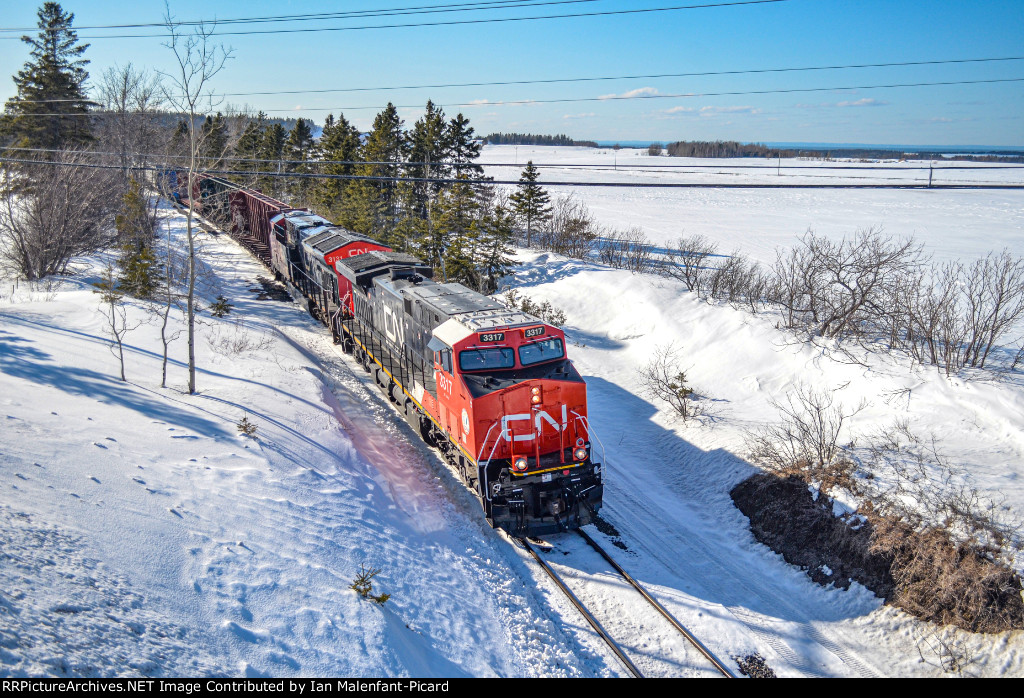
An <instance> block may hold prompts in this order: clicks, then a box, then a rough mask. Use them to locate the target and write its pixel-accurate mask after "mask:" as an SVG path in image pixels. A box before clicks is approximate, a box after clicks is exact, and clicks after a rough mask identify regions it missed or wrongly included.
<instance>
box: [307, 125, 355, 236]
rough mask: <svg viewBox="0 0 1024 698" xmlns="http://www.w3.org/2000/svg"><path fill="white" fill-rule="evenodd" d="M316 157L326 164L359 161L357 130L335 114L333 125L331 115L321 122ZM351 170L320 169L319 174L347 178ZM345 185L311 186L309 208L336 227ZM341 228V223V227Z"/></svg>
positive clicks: (330, 182) (324, 182)
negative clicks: (319, 211)
mask: <svg viewBox="0 0 1024 698" xmlns="http://www.w3.org/2000/svg"><path fill="white" fill-rule="evenodd" d="M316 157H317V158H318V159H321V160H325V161H327V162H330V161H340V162H341V163H349V162H353V161H355V160H356V159H357V158H358V157H359V129H357V128H356V127H355V126H353V125H352V124H350V123H349V122H348V119H346V118H345V115H344V114H339V115H338V119H337V121H335V119H334V116H333V115H331V114H328V115H327V119H326V121H325V122H324V130H323V134H322V135H321V136H320V142H319V144H318V145H317V148H316ZM354 172H355V166H354V165H349V164H335V163H332V164H326V165H323V173H324V174H330V175H351V174H353V173H354ZM348 186H349V181H348V180H344V179H321V180H317V182H316V184H314V185H313V191H312V194H311V197H312V201H313V205H314V206H316V207H317V208H318V209H319V210H321V211H323V213H324V215H327V217H328V218H331V219H332V220H334V219H335V218H337V220H338V222H339V223H342V222H343V220H344V215H343V213H342V209H343V208H344V201H343V199H344V193H345V190H346V188H347V187H348ZM343 224H344V223H343Z"/></svg>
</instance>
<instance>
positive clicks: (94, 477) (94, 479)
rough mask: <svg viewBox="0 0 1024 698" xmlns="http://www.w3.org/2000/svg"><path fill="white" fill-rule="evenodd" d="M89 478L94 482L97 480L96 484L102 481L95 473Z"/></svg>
mask: <svg viewBox="0 0 1024 698" xmlns="http://www.w3.org/2000/svg"><path fill="white" fill-rule="evenodd" d="M89 479H90V480H92V481H93V482H95V483H96V484H101V483H100V481H99V480H98V479H97V478H96V476H95V475H90V476H89Z"/></svg>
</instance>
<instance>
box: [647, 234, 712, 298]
mask: <svg viewBox="0 0 1024 698" xmlns="http://www.w3.org/2000/svg"><path fill="white" fill-rule="evenodd" d="M717 252H718V245H717V244H716V243H714V242H712V241H711V240H709V239H708V238H706V237H704V236H703V235H692V236H689V237H685V236H684V237H680V238H679V240H678V241H677V242H676V249H674V250H672V249H670V250H668V252H667V253H666V256H667V257H668V261H669V264H666V265H665V266H663V267H662V268H661V273H662V274H663V275H664V276H667V277H669V278H673V279H678V280H679V281H682V282H683V283H684V284H686V288H687V289H688V290H690V291H698V292H700V291H701V290H702V289H703V288H704V285H705V282H706V280H707V277H708V274H709V273H710V272H711V271H713V269H712V268H711V266H710V262H711V258H712V257H713V256H715V254H716V253H717Z"/></svg>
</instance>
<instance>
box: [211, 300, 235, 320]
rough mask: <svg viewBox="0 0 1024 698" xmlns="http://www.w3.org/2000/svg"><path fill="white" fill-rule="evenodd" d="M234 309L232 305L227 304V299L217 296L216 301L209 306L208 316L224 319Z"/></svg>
mask: <svg viewBox="0 0 1024 698" xmlns="http://www.w3.org/2000/svg"><path fill="white" fill-rule="evenodd" d="M234 307H235V306H234V305H233V304H231V303H228V299H227V298H225V297H224V296H217V300H216V301H214V303H213V304H212V305H211V306H210V315H212V316H213V317H224V316H226V315H227V314H228V313H230V312H231V309H232V308H234Z"/></svg>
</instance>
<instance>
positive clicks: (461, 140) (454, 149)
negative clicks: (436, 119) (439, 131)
mask: <svg viewBox="0 0 1024 698" xmlns="http://www.w3.org/2000/svg"><path fill="white" fill-rule="evenodd" d="M445 145H446V147H447V150H448V159H449V161H450V162H451V163H452V164H454V165H460V167H456V168H454V169H455V173H456V175H466V176H467V177H470V178H473V179H476V178H480V177H481V176H483V173H484V171H483V168H482V167H480V166H479V165H475V164H472V163H473V162H474V161H475V160H476V159H477V158H478V157H480V148H481V145H480V142H479V141H478V140H476V135H475V134H474V132H473V127H472V126H470V125H469V119H467V118H466V117H465V116H463V115H462V114H459V115H458V116H456V117H455V118H454V119H452V120H451V121H450V122H448V128H447V129H446V133H445Z"/></svg>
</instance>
